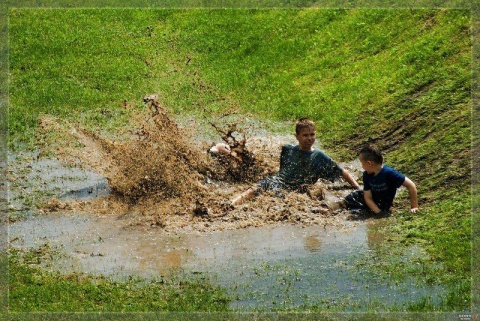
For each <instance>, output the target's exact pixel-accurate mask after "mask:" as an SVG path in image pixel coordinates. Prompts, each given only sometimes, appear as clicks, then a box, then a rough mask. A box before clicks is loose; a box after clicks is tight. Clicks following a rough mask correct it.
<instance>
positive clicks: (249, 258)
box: [9, 155, 443, 310]
mask: <svg viewBox="0 0 480 321" xmlns="http://www.w3.org/2000/svg"><path fill="white" fill-rule="evenodd" d="M24 156H25V155H24ZM27 158H28V159H32V158H33V159H35V155H33V156H32V155H30V156H28V157H27ZM11 160H14V159H11ZM13 163H14V162H13ZM11 170H12V171H14V170H15V174H14V173H13V172H12V173H11V174H12V175H13V176H14V177H13V179H12V180H11V186H10V187H11V188H10V210H11V213H10V214H11V216H12V218H13V219H11V223H10V224H9V240H10V244H11V245H12V246H13V247H15V248H19V249H38V248H42V249H44V250H45V249H46V250H47V251H45V252H46V253H47V254H48V255H46V256H44V257H43V258H42V265H43V266H44V267H45V268H47V269H49V270H59V271H62V272H63V273H71V272H77V273H89V274H92V275H104V276H107V277H110V278H112V279H115V280H125V279H128V278H130V277H142V278H146V279H160V278H163V277H169V276H171V275H174V274H175V273H179V272H180V273H187V274H189V273H193V274H195V275H204V276H206V277H208V278H209V279H211V280H212V281H213V282H214V283H215V284H218V285H221V286H223V287H225V288H226V289H227V291H228V293H229V294H230V295H231V296H232V298H233V301H232V303H231V307H232V308H234V309H239V310H249V309H254V308H255V309H274V308H277V307H295V306H297V307H298V306H308V305H323V306H328V307H335V306H336V305H341V304H342V302H346V301H348V302H356V303H355V304H357V305H358V306H359V307H365V309H366V308H367V307H368V306H369V305H371V304H374V303H375V302H382V303H383V304H387V305H398V306H402V305H405V304H408V303H409V302H414V301H416V300H418V299H420V298H424V297H430V298H431V299H432V300H433V301H438V300H440V298H441V296H442V293H443V291H442V289H441V288H440V287H438V286H434V285H431V286H427V285H425V284H418V282H416V281H415V280H413V279H407V280H405V281H404V282H402V283H400V284H399V283H398V282H397V283H394V282H388V279H385V278H381V279H380V278H377V275H376V274H375V273H372V272H371V271H368V270H366V269H364V268H363V266H364V262H365V260H368V258H369V256H370V254H371V253H372V252H373V251H374V249H375V247H376V246H377V245H378V243H380V242H382V241H383V238H382V235H379V234H376V233H375V232H374V227H375V225H376V224H381V223H382V222H385V220H386V219H385V220H384V219H382V220H349V216H348V214H346V213H342V212H338V213H336V214H335V215H333V216H330V217H328V218H326V219H324V220H318V221H316V222H315V221H314V222H313V223H312V224H306V225H304V224H299V223H295V224H293V223H292V222H289V221H279V222H273V223H272V224H265V225H258V226H257V225H252V226H246V227H244V228H238V226H236V227H237V228H225V229H212V230H208V229H207V230H206V231H201V230H198V229H196V230H188V229H176V230H168V229H166V230H164V229H162V228H152V226H150V225H143V224H132V219H133V218H132V216H131V215H128V214H126V215H112V214H111V213H109V212H106V213H98V212H97V213H95V212H92V213H86V212H84V211H76V210H75V209H69V208H68V207H67V208H63V209H62V208H61V206H60V208H58V207H56V208H55V210H54V211H46V212H44V213H38V212H37V211H35V210H34V209H33V208H31V207H29V206H28V202H25V200H26V199H27V198H28V195H30V197H32V195H37V194H38V193H39V192H40V191H41V192H42V193H44V194H46V195H56V196H58V198H56V199H58V200H59V202H60V203H62V202H64V203H63V204H69V203H68V200H71V201H73V200H74V201H87V202H89V201H102V200H104V201H105V200H106V199H108V195H109V192H110V190H109V187H108V184H107V183H106V181H105V179H104V178H103V177H102V176H101V175H99V174H96V173H94V172H89V171H85V170H80V169H78V168H75V167H65V166H63V165H62V164H61V163H60V162H58V161H55V160H36V161H34V162H29V163H28V165H27V166H24V167H23V168H22V169H19V168H16V169H15V168H12V169H11ZM39 179H41V181H43V182H45V184H44V185H41V184H38V180H39ZM16 185H18V186H22V188H18V186H16ZM15 186H16V187H15ZM39 197H40V196H39ZM241 211H242V212H243V211H244V210H243V209H242V210H241ZM316 215H320V214H316ZM406 255H407V256H421V255H422V252H421V250H420V249H416V248H412V249H410V250H408V251H407V254H406ZM405 259H406V260H407V259H409V257H406V258H405Z"/></svg>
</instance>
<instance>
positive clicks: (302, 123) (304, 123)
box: [295, 117, 315, 134]
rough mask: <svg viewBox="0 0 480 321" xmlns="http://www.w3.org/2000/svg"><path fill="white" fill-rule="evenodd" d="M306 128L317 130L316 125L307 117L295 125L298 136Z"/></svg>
mask: <svg viewBox="0 0 480 321" xmlns="http://www.w3.org/2000/svg"><path fill="white" fill-rule="evenodd" d="M304 128H313V129H315V123H314V122H313V121H312V120H311V119H310V118H307V117H304V118H300V119H299V120H298V121H297V124H296V125H295V132H296V133H297V134H298V133H300V131H301V130H302V129H304Z"/></svg>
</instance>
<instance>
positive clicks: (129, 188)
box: [37, 96, 349, 232]
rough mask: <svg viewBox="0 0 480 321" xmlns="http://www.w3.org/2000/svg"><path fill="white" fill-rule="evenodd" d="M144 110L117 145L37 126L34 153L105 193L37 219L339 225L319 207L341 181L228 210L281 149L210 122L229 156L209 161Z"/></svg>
mask: <svg viewBox="0 0 480 321" xmlns="http://www.w3.org/2000/svg"><path fill="white" fill-rule="evenodd" d="M145 103H147V104H148V106H149V108H150V111H151V114H150V115H148V116H146V117H145V118H143V119H141V118H139V117H138V115H137V117H136V118H132V119H137V120H138V121H139V126H138V130H136V131H135V133H134V135H132V137H131V138H130V139H129V140H126V141H122V142H120V141H112V140H109V139H106V138H103V137H100V136H99V135H97V134H95V133H92V132H90V131H88V130H86V129H84V128H82V127H81V126H78V125H73V124H70V123H68V122H66V121H65V120H61V119H58V118H54V117H51V116H48V115H44V116H42V117H41V118H40V119H39V131H38V136H37V139H38V141H39V142H41V146H42V153H41V154H44V155H49V154H51V153H52V152H53V153H54V154H55V155H56V157H58V158H59V159H61V160H63V161H65V162H67V163H70V164H72V165H74V166H80V167H84V168H88V169H93V170H95V171H97V172H99V173H100V174H102V175H103V176H105V177H106V178H107V180H108V184H109V186H110V188H111V191H112V193H111V195H109V196H106V197H100V198H97V199H94V200H90V201H79V200H70V201H62V202H60V203H59V202H56V201H55V200H52V201H50V202H49V203H47V204H46V205H45V207H44V208H43V209H42V210H43V211H44V212H49V211H75V212H83V213H96V214H100V215H116V216H118V217H121V218H123V219H125V220H126V224H127V225H141V226H146V227H149V228H151V227H158V228H162V229H163V230H165V231H178V230H179V229H181V230H183V231H189V230H191V231H202V232H203V231H213V230H222V229H233V228H243V227H248V226H263V225H266V224H283V223H294V224H307V225H309V224H322V225H327V224H335V225H338V224H342V221H344V220H342V219H340V216H341V215H339V213H338V212H337V213H332V212H329V211H326V206H325V203H324V200H323V198H324V197H325V193H324V192H323V191H326V190H329V191H330V192H327V194H328V196H329V197H333V198H334V197H336V196H343V195H345V194H346V193H348V192H349V189H348V187H347V186H345V184H343V183H342V182H340V183H336V184H333V185H332V184H326V183H325V182H318V183H317V184H316V185H315V186H314V189H315V190H316V191H314V190H313V189H312V192H311V193H308V194H298V193H289V194H287V195H286V196H285V198H284V199H280V198H278V197H275V196H273V195H269V194H268V193H267V194H265V195H261V196H260V197H258V198H256V199H255V200H254V201H252V202H249V203H247V204H245V205H243V206H237V207H235V208H233V207H232V206H231V205H229V202H228V200H229V199H231V198H232V197H233V196H234V195H236V194H237V193H240V192H242V191H244V190H245V189H247V188H248V187H249V186H251V184H252V183H254V182H256V181H258V180H259V179H261V178H263V177H264V176H266V175H270V174H272V173H274V172H275V171H276V170H278V166H279V164H278V161H279V155H280V149H281V142H280V141H279V140H275V139H267V138H258V137H257V138H248V139H247V138H246V137H245V135H242V133H239V132H238V130H237V127H236V124H221V125H219V124H215V123H213V122H212V123H211V125H212V126H213V127H214V128H215V129H217V131H218V133H219V134H220V136H221V138H222V139H223V141H224V142H225V143H227V144H228V145H229V146H230V148H231V150H232V153H231V155H218V154H211V153H209V152H208V150H209V148H210V147H211V146H209V144H207V143H204V144H194V143H193V140H192V139H191V136H190V134H189V132H188V131H187V130H186V129H183V128H179V126H178V125H177V124H176V123H175V122H174V121H173V120H172V119H171V118H170V117H169V115H168V113H167V112H166V108H164V107H163V106H162V105H161V103H160V102H159V101H158V97H156V96H149V97H146V98H145ZM140 119H141V120H140ZM59 137H61V139H58V138H59ZM334 185H335V186H334ZM319 191H321V192H319ZM309 195H310V196H309Z"/></svg>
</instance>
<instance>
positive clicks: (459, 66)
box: [9, 9, 471, 311]
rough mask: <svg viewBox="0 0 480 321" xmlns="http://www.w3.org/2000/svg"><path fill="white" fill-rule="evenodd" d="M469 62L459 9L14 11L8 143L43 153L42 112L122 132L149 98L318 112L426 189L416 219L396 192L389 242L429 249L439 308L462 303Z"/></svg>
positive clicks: (328, 131)
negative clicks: (440, 290) (442, 286)
mask: <svg viewBox="0 0 480 321" xmlns="http://www.w3.org/2000/svg"><path fill="white" fill-rule="evenodd" d="M470 59H471V37H470V16H469V12H467V11H462V10H405V9H402V10H373V9H372V10H360V9H352V10H336V9H335V10H324V9H319V10H315V9H304V10H131V9H119V10H113V9H101V10H86V9H74V10H25V9H12V10H11V11H10V75H11V78H10V111H9V127H10V133H9V148H10V149H11V150H21V149H25V148H34V147H35V144H36V142H35V126H36V122H37V118H38V116H39V115H40V114H42V113H49V114H53V115H55V116H59V117H62V118H65V119H68V120H70V121H75V122H79V123H81V124H82V125H83V126H85V127H87V128H90V129H93V130H95V131H97V132H99V133H101V134H106V135H109V134H112V133H115V132H117V130H118V129H119V128H122V129H123V130H125V129H126V128H127V127H128V126H129V125H128V119H129V115H130V114H129V111H127V109H125V108H124V107H123V106H125V104H129V105H131V108H133V109H138V110H140V109H142V108H143V106H142V104H141V99H142V97H143V96H144V95H146V94H150V93H154V92H156V93H159V96H160V97H161V100H162V102H163V103H164V104H165V105H166V106H167V107H168V108H169V109H170V110H171V111H172V113H176V114H183V115H184V114H203V115H209V117H212V118H214V117H217V116H218V115H221V114H222V113H224V112H225V111H228V110H232V109H238V110H239V111H240V113H241V114H242V115H246V114H249V115H253V116H254V117H256V118H259V119H271V120H274V121H284V120H294V119H296V118H298V117H301V116H309V117H311V118H313V119H314V120H315V121H316V122H317V124H318V137H319V140H320V141H321V143H322V146H323V147H324V148H325V149H326V150H327V151H328V152H329V153H330V154H331V155H332V156H334V158H335V159H337V160H339V161H349V160H351V159H353V158H355V156H356V152H357V150H358V148H359V147H360V146H361V145H362V144H364V143H365V142H374V143H377V144H378V145H379V146H380V148H382V149H383V150H384V151H385V153H386V161H387V163H388V164H389V165H392V166H394V167H396V168H398V169H399V170H401V171H402V172H404V173H405V174H406V175H407V176H409V177H410V178H411V179H412V180H413V181H415V182H416V183H417V185H418V190H419V196H420V206H421V208H422V211H421V212H420V214H418V215H411V214H409V213H408V212H407V210H405V209H407V208H408V207H407V203H408V202H407V199H406V195H405V194H403V195H402V196H401V197H399V199H398V201H397V204H396V205H397V208H398V210H397V213H396V214H397V215H395V216H394V217H395V218H394V219H392V222H393V223H394V224H389V225H387V226H386V227H384V228H383V229H385V232H386V233H388V234H389V235H390V236H391V237H389V238H388V241H387V242H386V243H385V248H386V249H388V248H397V247H401V246H404V245H405V244H421V245H422V246H423V247H425V248H426V250H427V251H428V253H429V255H430V258H431V260H432V261H433V262H438V263H441V265H442V269H441V271H437V272H435V273H437V274H438V275H436V276H435V277H436V278H437V279H438V280H441V281H442V282H444V283H446V284H448V285H449V286H451V291H450V293H451V294H450V298H449V299H448V300H449V302H450V303H448V304H445V306H444V308H443V309H445V310H449V311H451V310H464V309H466V308H468V307H469V304H470V298H469V293H470V292H469V291H470V286H469V282H468V280H469V277H470V263H471V259H470V250H471V243H470V236H471V230H470V221H471V218H470V216H471V209H470V203H471V195H470V156H471V151H470V131H471V127H470V109H471V96H470V91H471V81H470V77H471V74H470V63H471V62H470ZM379 253H380V254H385V253H387V252H386V251H383V252H382V251H380V250H379ZM19 268H21V266H19ZM24 272H25V274H28V273H32V274H34V273H37V272H34V271H30V272H28V271H24ZM27 272H28V273H27ZM15 273H16V272H15ZM15 273H14V277H15ZM440 274H441V275H442V276H440ZM75 282H79V284H80V285H81V280H76V281H75ZM21 284H23V286H25V288H23V289H22V291H31V289H29V283H21ZM455 284H462V287H461V288H460V289H458V288H456V287H454V285H455ZM21 288H22V287H19V289H21ZM112 295H113V292H112ZM446 300H447V299H446ZM79 304H80V306H82V305H85V306H88V304H90V303H87V301H85V302H83V303H79ZM26 308H27V307H26V306H23V305H19V306H18V307H16V309H18V310H24V309H26ZM96 308H100V307H98V306H97V307H96ZM425 309H428V307H425Z"/></svg>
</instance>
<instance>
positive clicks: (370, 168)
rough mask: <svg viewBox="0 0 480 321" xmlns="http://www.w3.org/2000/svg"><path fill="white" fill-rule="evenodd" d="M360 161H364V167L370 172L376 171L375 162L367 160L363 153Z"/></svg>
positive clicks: (359, 157)
mask: <svg viewBox="0 0 480 321" xmlns="http://www.w3.org/2000/svg"><path fill="white" fill-rule="evenodd" d="M358 159H359V160H360V163H362V168H363V169H364V170H365V171H366V172H367V173H369V174H372V173H375V168H376V166H375V163H374V162H372V161H369V160H365V159H364V158H363V157H362V155H361V154H360V156H358Z"/></svg>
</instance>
